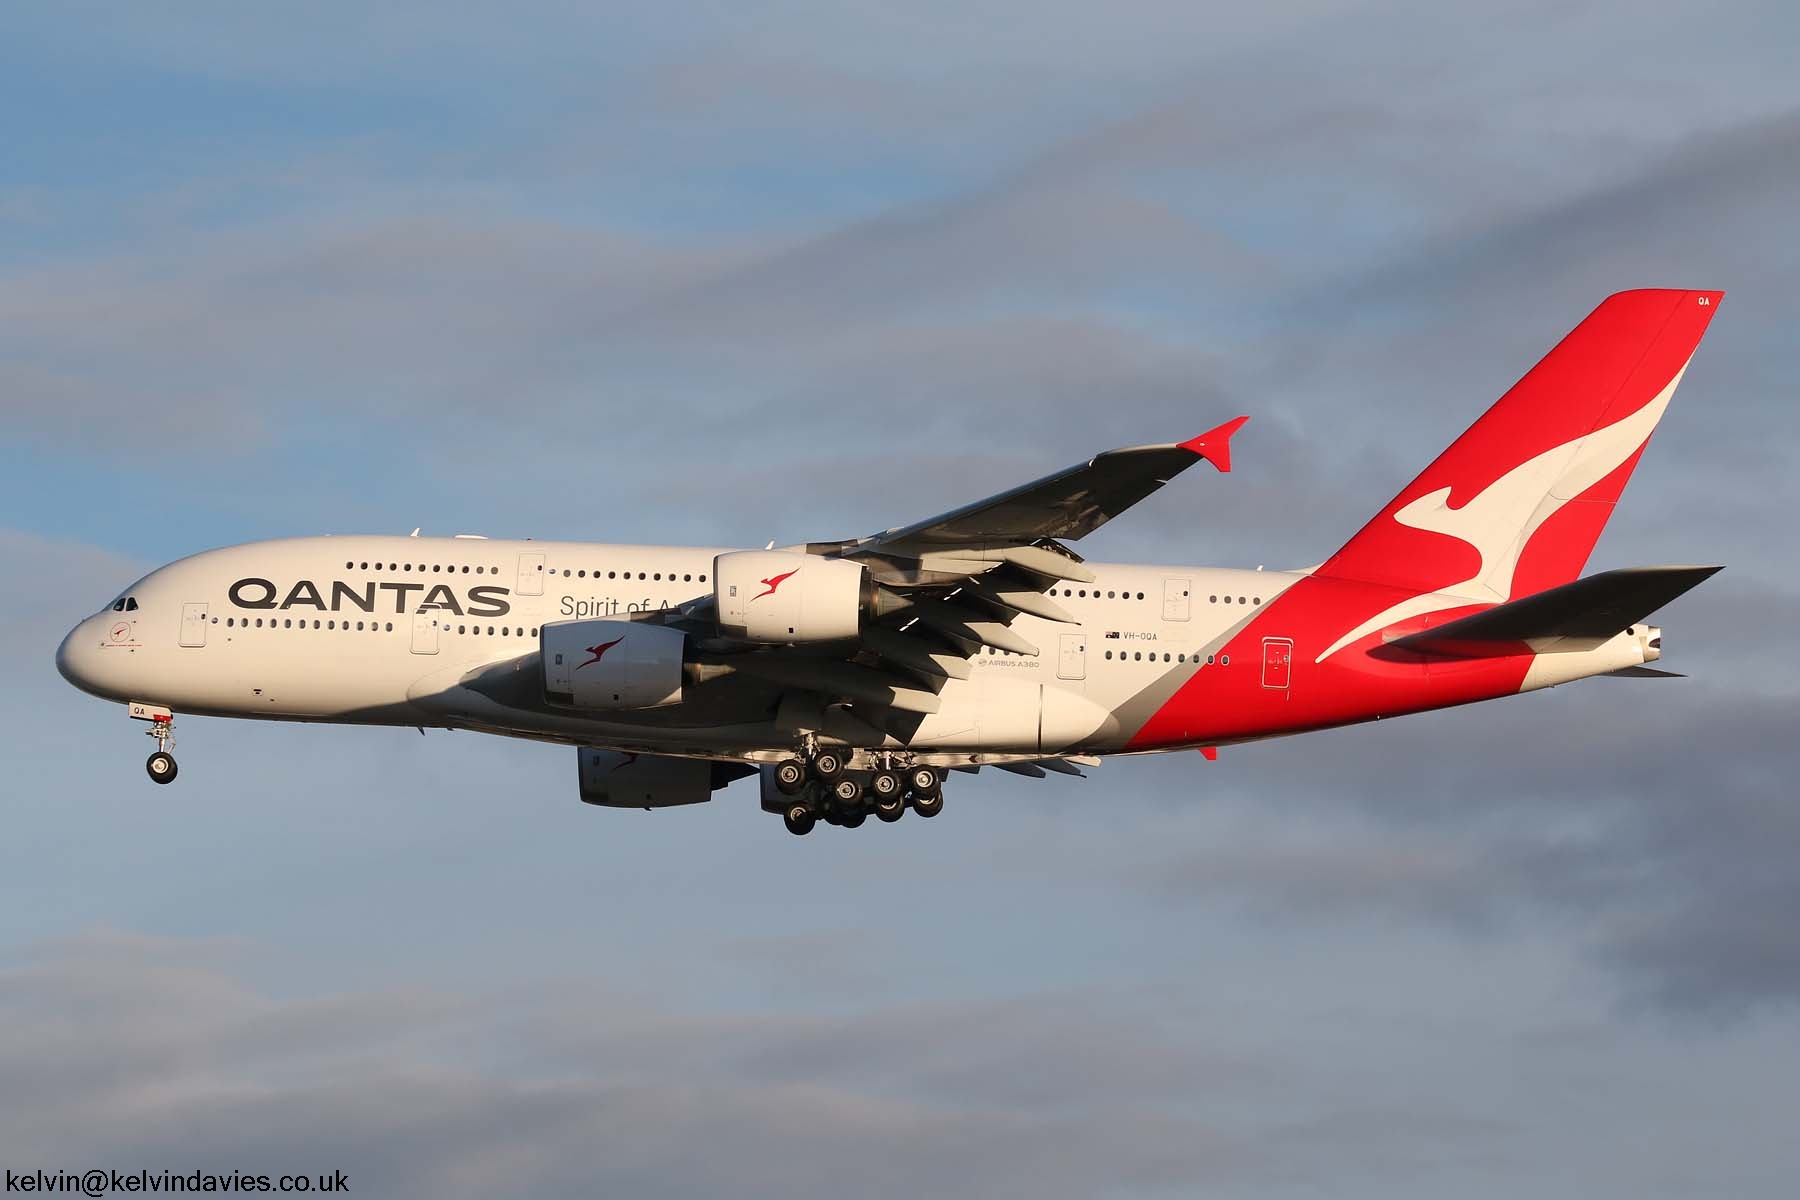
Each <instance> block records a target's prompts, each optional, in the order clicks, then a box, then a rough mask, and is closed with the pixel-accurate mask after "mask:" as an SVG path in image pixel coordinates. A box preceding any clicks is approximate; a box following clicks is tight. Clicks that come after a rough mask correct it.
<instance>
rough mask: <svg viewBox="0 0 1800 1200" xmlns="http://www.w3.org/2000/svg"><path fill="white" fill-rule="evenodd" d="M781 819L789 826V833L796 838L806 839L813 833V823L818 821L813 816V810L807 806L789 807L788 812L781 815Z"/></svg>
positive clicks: (796, 805)
mask: <svg viewBox="0 0 1800 1200" xmlns="http://www.w3.org/2000/svg"><path fill="white" fill-rule="evenodd" d="M781 819H782V821H784V822H785V823H786V824H787V831H788V832H789V833H791V834H793V835H794V836H795V837H805V836H806V835H807V834H809V833H811V832H812V827H813V822H814V821H816V820H817V818H816V817H814V816H813V810H812V809H811V808H810V807H809V806H807V805H805V804H790V805H788V810H787V811H786V812H784V813H782V814H781Z"/></svg>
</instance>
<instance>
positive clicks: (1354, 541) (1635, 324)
mask: <svg viewBox="0 0 1800 1200" xmlns="http://www.w3.org/2000/svg"><path fill="white" fill-rule="evenodd" d="M1723 295H1724V293H1723V292H1700V291H1679V290H1664V289H1658V290H1644V291H1634V292H1620V293H1618V294H1617V295H1614V296H1609V297H1607V299H1606V300H1605V301H1604V302H1603V303H1602V304H1601V305H1600V307H1598V308H1596V309H1595V310H1594V311H1593V312H1592V313H1590V314H1589V315H1588V317H1587V319H1586V320H1584V321H1582V323H1581V324H1580V325H1577V326H1576V327H1575V329H1574V331H1573V332H1571V333H1570V334H1569V335H1568V336H1567V337H1565V338H1563V340H1562V341H1561V342H1559V343H1557V346H1556V348H1555V349H1554V350H1552V351H1550V353H1549V354H1546V355H1545V356H1544V358H1543V360H1542V361H1541V362H1539V363H1538V364H1537V366H1535V367H1533V368H1532V369H1531V370H1530V371H1529V372H1527V373H1526V375H1525V377H1524V378H1523V379H1521V380H1519V382H1518V383H1516V384H1514V385H1513V387H1512V389H1511V390H1510V391H1508V392H1507V393H1506V395H1504V396H1502V397H1501V398H1500V400H1499V401H1498V402H1497V403H1496V404H1495V405H1494V406H1493V407H1492V408H1490V409H1488V411H1487V412H1486V413H1485V414H1484V415H1483V416H1482V417H1481V419H1480V420H1478V421H1476V422H1475V424H1474V425H1472V426H1470V427H1469V430H1468V432H1466V433H1464V434H1463V435H1462V436H1461V437H1460V438H1458V439H1456V442H1455V443H1454V444H1453V445H1451V447H1450V448H1449V449H1448V450H1446V451H1444V453H1443V454H1441V455H1439V456H1438V458H1437V461H1435V462H1433V463H1432V464H1431V465H1430V466H1429V467H1427V468H1425V470H1424V472H1423V473H1421V474H1420V475H1419V477H1418V478H1417V479H1415V480H1413V481H1412V483H1410V484H1408V485H1407V487H1406V489H1405V490H1404V491H1402V492H1401V493H1400V494H1399V495H1398V496H1396V497H1394V499H1393V500H1392V501H1390V502H1389V503H1388V505H1387V507H1385V508H1383V509H1382V510H1381V512H1380V513H1379V514H1377V515H1376V517H1375V519H1374V520H1372V521H1370V522H1369V523H1368V524H1367V525H1365V526H1364V527H1363V528H1362V530H1361V531H1360V532H1359V533H1357V535H1356V536H1355V537H1353V538H1351V539H1350V540H1349V541H1348V542H1347V543H1345V545H1344V547H1343V549H1341V550H1339V551H1338V552H1337V553H1336V554H1334V555H1332V556H1331V558H1330V559H1328V560H1327V561H1326V562H1325V563H1324V564H1323V565H1322V566H1320V567H1319V569H1318V571H1317V572H1316V574H1319V575H1323V576H1331V577H1335V578H1341V579H1356V580H1362V581H1364V582H1368V583H1380V584H1388V585H1391V586H1394V587H1399V588H1404V589H1407V590H1410V591H1414V592H1418V593H1427V592H1451V593H1455V594H1459V595H1467V596H1469V597H1470V598H1471V600H1475V601H1488V602H1502V601H1506V600H1511V599H1514V598H1516V597H1519V596H1526V595H1530V594H1532V593H1533V592H1538V591H1542V590H1543V589H1545V588H1547V587H1553V586H1555V585H1557V584H1560V583H1567V582H1568V581H1570V580H1572V579H1574V578H1575V577H1576V576H1577V575H1579V574H1580V573H1581V568H1582V567H1583V565H1584V564H1586V562H1587V559H1588V555H1589V553H1591V552H1592V550H1593V548H1594V543H1595V542H1596V541H1597V540H1598V539H1599V537H1600V531H1601V529H1602V528H1604V527H1605V525H1606V521H1607V518H1608V517H1610V516H1612V510H1613V505H1614V504H1615V503H1616V502H1617V501H1618V498H1619V494H1620V493H1621V492H1622V491H1624V489H1625V482H1626V480H1628V479H1629V478H1630V477H1631V472H1632V469H1633V468H1634V467H1636V466H1637V461H1638V456H1639V455H1641V454H1642V453H1643V450H1644V446H1645V444H1646V443H1647V442H1648V441H1649V439H1650V434H1651V433H1652V432H1653V431H1654V430H1655V428H1656V423H1657V421H1658V420H1660V419H1661V418H1662V414H1663V410H1664V408H1666V407H1667V405H1668V403H1669V398H1670V397H1671V396H1672V395H1673V394H1674V392H1675V386H1676V385H1677V384H1678V383H1680V382H1681V376H1682V373H1683V372H1684V371H1685V370H1686V369H1687V364H1688V360H1689V359H1690V358H1691V357H1692V356H1693V353H1694V348H1695V347H1696V346H1698V345H1699V343H1700V338H1701V335H1703V334H1704V333H1705V332H1706V326H1707V323H1708V322H1709V321H1711V320H1712V315H1713V313H1714V311H1716V310H1717V308H1718V305H1719V300H1720V298H1721V297H1722V296H1723Z"/></svg>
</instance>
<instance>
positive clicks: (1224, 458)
mask: <svg viewBox="0 0 1800 1200" xmlns="http://www.w3.org/2000/svg"><path fill="white" fill-rule="evenodd" d="M1249 419H1250V418H1249V417H1233V418H1232V419H1231V420H1229V421H1227V422H1225V423H1224V424H1223V425H1221V426H1219V427H1218V428H1217V429H1209V430H1207V431H1206V432H1205V433H1203V434H1201V435H1200V436H1199V437H1193V438H1189V439H1188V440H1187V441H1185V442H1183V443H1181V448H1182V449H1183V450H1191V451H1193V452H1194V453H1195V454H1198V455H1199V456H1200V457H1201V458H1204V459H1205V460H1206V461H1207V462H1209V463H1211V464H1212V465H1213V466H1215V467H1217V468H1219V473H1220V474H1229V473H1230V471H1231V435H1232V434H1234V433H1236V432H1237V431H1238V430H1239V429H1241V428H1243V425H1244V422H1245V421H1248V420H1249Z"/></svg>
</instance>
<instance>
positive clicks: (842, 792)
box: [831, 779, 863, 809]
mask: <svg viewBox="0 0 1800 1200" xmlns="http://www.w3.org/2000/svg"><path fill="white" fill-rule="evenodd" d="M862 795H863V790H862V784H860V783H858V782H856V780H854V779H840V780H838V781H837V782H836V783H834V784H832V785H831V798H832V799H833V800H835V801H837V803H838V804H840V805H842V806H843V807H844V808H846V809H850V808H855V807H856V806H857V805H860V804H861V803H862Z"/></svg>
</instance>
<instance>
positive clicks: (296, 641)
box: [56, 290, 1723, 833]
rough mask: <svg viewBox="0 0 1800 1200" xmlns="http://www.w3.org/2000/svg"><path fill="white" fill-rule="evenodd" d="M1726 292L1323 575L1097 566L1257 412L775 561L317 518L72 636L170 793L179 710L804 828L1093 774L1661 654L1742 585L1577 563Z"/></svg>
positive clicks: (1633, 336)
mask: <svg viewBox="0 0 1800 1200" xmlns="http://www.w3.org/2000/svg"><path fill="white" fill-rule="evenodd" d="M1722 294H1723V293H1720V292H1700V291H1660V290H1658V291H1634V292H1622V293H1620V294H1618V295H1615V296H1612V297H1610V298H1609V299H1607V300H1606V301H1605V302H1604V303H1603V304H1601V305H1600V307H1599V308H1597V309H1595V310H1594V312H1593V313H1592V314H1591V315H1589V316H1588V318H1587V319H1586V320H1584V321H1582V323H1581V324H1580V325H1579V326H1577V327H1576V329H1575V330H1574V332H1572V333H1570V334H1569V335H1568V336H1567V337H1566V338H1564V339H1563V340H1562V342H1561V343H1560V344H1558V345H1557V347H1556V348H1555V349H1554V350H1552V351H1551V352H1550V353H1549V354H1548V355H1547V356H1545V358H1544V359H1543V361H1541V362H1540V363H1538V365H1537V366H1536V367H1534V368H1533V369H1532V370H1531V371H1530V372H1529V373H1528V374H1527V375H1526V376H1525V377H1524V378H1523V379H1521V380H1520V381H1519V382H1518V383H1517V384H1516V385H1514V387H1513V388H1512V390H1511V391H1509V392H1507V393H1506V395H1505V396H1503V397H1502V398H1501V399H1500V401H1499V402H1498V403H1497V404H1495V405H1494V407H1493V408H1491V409H1489V410H1488V412H1487V413H1486V415H1484V416H1483V417H1482V418H1481V419H1480V420H1479V421H1477V422H1476V423H1475V424H1474V425H1473V426H1472V427H1470V429H1469V430H1468V432H1466V433H1464V434H1463V435H1462V437H1460V438H1458V439H1457V441H1456V442H1455V444H1454V445H1452V446H1451V447H1450V448H1449V449H1448V450H1446V451H1445V452H1444V453H1443V454H1442V455H1441V456H1439V458H1438V459H1437V461H1436V462H1434V463H1432V464H1431V465H1430V466H1429V467H1427V468H1426V469H1425V471H1424V473H1423V474H1421V475H1420V476H1419V477H1418V478H1417V479H1415V480H1413V482H1412V483H1411V484H1409V485H1408V486H1407V487H1406V488H1405V490H1403V491H1402V492H1401V493H1400V494H1399V495H1398V496H1396V497H1395V498H1394V499H1393V500H1392V501H1391V502H1389V504H1388V505H1387V507H1385V508H1383V509H1382V510H1381V511H1380V512H1379V513H1377V514H1376V515H1375V517H1374V519H1373V520H1371V521H1370V522H1369V523H1368V524H1367V525H1365V526H1364V527H1363V529H1362V530H1361V531H1360V532H1359V533H1357V534H1356V536H1355V537H1353V538H1351V539H1350V541H1349V542H1348V543H1346V544H1345V545H1344V547H1343V548H1342V549H1340V550H1339V551H1338V552H1337V553H1335V554H1333V555H1332V556H1331V557H1330V558H1328V559H1326V560H1325V561H1324V562H1323V563H1321V564H1320V565H1318V566H1316V567H1313V568H1311V569H1309V570H1299V571H1263V570H1256V571H1243V570H1224V569H1219V568H1214V567H1183V566H1167V567H1164V566H1126V565H1115V564H1111V563H1098V562H1087V561H1084V560H1083V559H1082V558H1081V556H1080V555H1078V554H1076V553H1075V552H1074V551H1073V550H1071V549H1069V547H1068V546H1067V545H1066V543H1068V542H1071V541H1075V540H1078V539H1080V538H1083V537H1085V536H1087V535H1088V534H1090V533H1093V532H1094V531H1095V530H1096V529H1098V528H1099V527H1100V526H1102V525H1104V524H1105V523H1106V522H1107V521H1109V520H1110V519H1112V518H1113V517H1115V516H1118V515H1119V514H1120V513H1122V512H1124V511H1125V510H1126V509H1128V508H1130V507H1131V506H1132V505H1133V504H1136V503H1137V502H1138V501H1140V500H1142V499H1144V497H1146V496H1148V495H1149V494H1150V493H1152V492H1154V491H1156V490H1157V489H1158V488H1160V487H1162V486H1163V484H1165V483H1167V482H1168V481H1169V480H1171V479H1173V478H1174V477H1175V476H1176V475H1178V474H1180V473H1181V472H1182V471H1183V470H1185V469H1187V468H1188V467H1189V466H1192V465H1193V464H1194V463H1196V462H1198V461H1200V460H1201V459H1205V460H1207V461H1208V462H1210V463H1212V464H1213V466H1214V467H1216V468H1217V469H1218V470H1220V471H1222V472H1223V471H1229V470H1230V469H1231V457H1230V439H1231V436H1232V434H1233V433H1235V432H1236V430H1237V429H1238V427H1239V426H1241V425H1242V424H1243V423H1244V421H1245V418H1243V417H1239V418H1237V419H1236V420H1233V421H1229V422H1227V423H1225V424H1224V425H1221V426H1219V427H1218V428H1217V429H1214V430H1211V431H1210V432H1207V433H1203V434H1201V435H1200V436H1198V437H1195V438H1192V439H1190V440H1188V441H1185V442H1178V443H1171V444H1167V445H1156V446H1138V447H1133V448H1131V449H1125V450H1113V451H1109V452H1107V453H1105V454H1101V455H1100V456H1098V457H1097V458H1094V459H1092V460H1091V461H1089V462H1085V463H1082V464H1080V465H1078V466H1074V467H1070V468H1069V469H1068V470H1065V471H1059V472H1057V473H1056V474H1054V475H1049V476H1046V477H1045V478H1043V479H1040V480H1038V481H1037V482H1035V483H1028V484H1025V485H1024V486H1022V487H1017V488H1014V489H1012V490H1011V491H1006V492H1001V493H1000V494H998V495H996V496H992V497H990V498H988V499H986V500H980V501H977V502H975V503H973V504H970V505H967V506H965V507H963V508H959V509H956V510H954V511H952V512H948V513H945V514H943V515H942V516H937V517H932V518H931V519H929V520H925V521H920V522H918V523H916V524H912V525H905V526H900V527H896V528H893V529H889V530H886V531H885V532H882V533H877V534H874V535H872V536H869V537H864V538H856V539H852V540H848V541H830V542H809V543H806V544H804V545H799V546H791V547H788V548H785V549H781V550H776V549H768V550H733V549H728V548H710V547H709V548H697V547H692V548H691V547H674V546H630V545H614V544H610V543H588V542H536V541H516V542H503V541H490V540H488V539H485V538H471V537H458V538H448V539H437V538H420V537H416V536H415V537H316V538H298V539H291V540H284V541H271V542H256V543H251V544H249V545H243V546H233V547H230V548H228V549H223V550H210V551H207V552H205V553H203V554H197V555H195V556H193V557H191V558H185V559H182V560H180V561H179V562H175V563H172V564H170V565H169V566H166V567H162V568H160V569H159V570H156V571H153V572H151V573H150V574H149V575H147V576H145V577H144V578H143V579H141V580H139V581H138V582H136V583H134V584H132V585H131V586H130V587H129V588H127V589H125V591H124V592H123V593H122V594H121V595H120V596H119V597H118V598H117V599H116V600H114V601H112V602H111V603H110V604H108V605H107V606H106V607H105V608H103V609H102V610H101V611H100V612H99V613H97V614H95V615H94V616H92V617H89V618H88V619H87V620H85V621H83V622H81V624H79V625H77V626H76V627H75V629H74V630H73V631H72V632H71V633H70V634H69V635H68V637H67V638H66V639H65V640H64V641H63V644H62V646H61V648H60V649H59V650H58V651H57V655H56V662H57V667H58V668H59V669H60V670H61V672H62V674H63V675H64V677H66V678H67V679H68V680H69V681H70V682H71V683H73V684H74V685H75V686H76V687H79V688H81V689H82V690H84V691H87V692H90V693H92V694H93V695H96V696H100V697H103V698H106V699H110V700H117V701H124V702H126V704H127V705H128V711H129V713H130V715H131V716H132V717H134V718H138V719H140V720H147V721H149V722H150V723H151V724H150V730H149V733H150V734H151V736H153V737H154V738H155V739H156V743H157V749H156V752H155V753H154V754H152V755H151V756H150V758H149V762H148V763H147V767H148V770H149V773H150V777H151V778H152V779H154V780H156V781H157V782H158V783H168V782H169V781H171V780H172V779H174V778H175V759H174V758H173V757H172V756H171V755H170V753H169V747H170V745H171V744H172V740H173V725H174V722H173V714H174V712H176V711H180V712H183V713H195V714H204V715H209V716H229V717H258V718H265V719H274V720H291V721H327V722H340V723H357V724H374V725H397V726H418V727H420V728H423V727H426V726H434V727H440V728H448V729H473V730H478V731H481V732H485V733H498V734H505V735H508V736H511V737H524V738H536V739H539V740H542V741H549V742H562V743H566V744H569V745H572V746H575V747H577V751H576V753H577V757H578V764H579V782H580V792H581V798H582V799H583V800H584V801H586V802H588V803H590V804H599V805H610V806H615V807H642V808H658V807H664V806H669V805H677V804H692V803H695V802H697V801H702V800H708V799H710V798H711V797H712V794H713V792H714V791H716V790H717V789H719V788H721V787H723V786H725V785H726V784H727V783H729V782H730V781H732V780H733V779H737V778H740V777H744V776H749V775H754V774H758V773H760V775H761V781H762V797H763V806H764V807H765V808H766V809H768V810H770V811H773V812H779V813H781V814H783V816H784V817H785V819H786V822H787V826H788V828H789V829H790V830H792V831H793V832H794V833H806V832H808V831H809V830H811V829H812V827H813V825H814V824H815V822H816V821H818V820H820V819H824V820H827V821H829V822H832V823H834V824H838V825H845V826H856V825H860V824H861V823H862V822H863V820H864V818H865V817H866V815H867V814H868V813H870V812H873V813H874V814H875V815H876V816H878V817H879V818H881V819H882V820H884V821H894V820H898V819H900V817H902V816H903V815H904V814H905V812H906V810H907V809H908V808H911V809H912V810H913V811H915V812H917V813H918V814H919V815H920V816H935V815H936V814H937V813H938V811H939V810H940V809H941V808H942V805H943V782H944V773H945V771H946V770H947V769H951V768H961V769H965V770H967V769H973V768H979V767H982V766H995V767H1000V768H1004V769H1008V770H1012V771H1015V772H1019V773H1023V774H1027V775H1033V776H1042V775H1043V774H1044V773H1045V772H1046V771H1054V772H1058V773H1063V774H1079V769H1078V767H1079V766H1080V765H1086V764H1091V763H1093V762H1094V761H1096V760H1097V757H1098V756H1101V755H1108V754H1138V753H1147V752H1154V751H1165V750H1195V749H1198V750H1202V751H1204V752H1206V753H1207V754H1208V756H1211V754H1212V753H1213V752H1214V750H1215V748H1216V747H1219V746H1223V745H1229V744H1232V743H1236V742H1245V741H1250V740H1253V739H1258V738H1268V737H1277V736H1280V735H1283V734H1290V733H1301V732H1304V731H1306V730H1312V729H1324V728H1329V727H1331V726H1336V725H1346V724H1351V723H1354V722H1359V721H1368V720H1373V719H1376V718H1380V717H1391V716H1397V715H1400V714H1402V713H1411V712H1420V711H1423V710H1425V709H1433V708H1444V707H1447V706H1449V705H1454V704H1467V703H1470V702H1471V701H1476V700H1489V699H1493V698H1495V697H1498V696H1509V695H1512V694H1514V693H1517V692H1527V691H1531V690H1533V689H1536V688H1542V687H1550V686H1553V685H1555V684H1559V683H1567V682H1569V681H1570V680H1575V679H1582V678H1585V677H1587V676H1591V675H1608V674H1621V673H1623V674H1662V673H1663V672H1660V671H1655V670H1652V669H1651V668H1648V667H1647V666H1646V665H1645V664H1647V663H1651V662H1654V661H1656V660H1657V659H1658V658H1659V657H1660V656H1661V653H1662V635H1661V632H1660V631H1659V630H1658V629H1656V628H1655V627H1654V626H1651V625H1647V624H1645V623H1644V621H1645V618H1646V617H1648V616H1649V615H1650V614H1651V613H1652V612H1654V611H1656V610H1657V609H1658V608H1660V607H1661V606H1662V605H1664V604H1666V603H1667V602H1668V601H1670V600H1672V599H1674V598H1675V597H1676V596H1679V595H1681V594H1682V593H1683V592H1685V591H1687V590H1688V589H1689V588H1691V587H1693V586H1695V585H1696V584H1698V583H1699V582H1700V581H1702V580H1703V579H1705V578H1706V577H1707V576H1709V575H1711V574H1712V573H1713V572H1714V571H1716V570H1718V569H1719V568H1717V567H1637V568H1631V569H1628V570H1620V571H1607V572H1603V573H1601V574H1598V575H1592V576H1589V577H1587V578H1585V579H1582V578H1577V577H1578V576H1579V575H1580V572H1581V569H1582V566H1583V564H1585V563H1586V561H1587V558H1588V554H1589V552H1590V551H1591V550H1592V549H1593V546H1594V542H1595V540H1596V539H1597V538H1598V537H1599V536H1600V531H1601V529H1602V527H1603V526H1604V525H1605V524H1606V520H1607V518H1608V517H1609V516H1611V515H1612V510H1613V505H1614V503H1615V502H1616V501H1617V500H1618V498H1619V494H1620V492H1621V491H1622V490H1623V488H1624V486H1625V482H1626V480H1627V479H1628V478H1629V477H1630V475H1631V472H1632V469H1633V468H1634V467H1635V466H1636V465H1637V461H1638V458H1639V456H1640V455H1641V454H1642V453H1643V450H1644V447H1645V444H1646V443H1647V442H1648V441H1649V438H1650V434H1651V431H1652V430H1654V429H1655V427H1656V423H1657V421H1658V419H1660V418H1661V417H1662V414H1663V410H1664V408H1666V407H1667V405H1668V403H1669V398H1670V397H1671V396H1672V395H1673V394H1674V392H1675V387H1676V385H1677V384H1678V383H1680V382H1681V378H1682V375H1683V373H1684V372H1685V371H1686V369H1687V366H1688V361H1689V359H1690V358H1691V357H1692V355H1693V353H1694V349H1695V347H1696V346H1697V345H1698V343H1699V341H1700V337H1701V335H1702V334H1703V333H1704V332H1705V331H1706V326H1707V323H1708V321H1709V320H1710V319H1711V318H1712V315H1713V312H1714V310H1715V309H1716V308H1717V306H1718V303H1719V300H1720V297H1721V296H1722Z"/></svg>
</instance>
